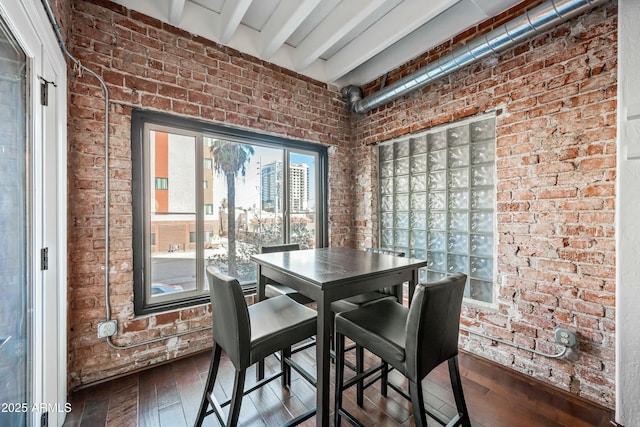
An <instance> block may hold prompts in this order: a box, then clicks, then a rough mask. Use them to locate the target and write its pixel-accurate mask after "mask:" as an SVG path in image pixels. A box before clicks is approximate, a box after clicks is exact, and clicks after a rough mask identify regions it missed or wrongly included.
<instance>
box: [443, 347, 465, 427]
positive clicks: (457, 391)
mask: <svg viewBox="0 0 640 427" xmlns="http://www.w3.org/2000/svg"><path fill="white" fill-rule="evenodd" d="M447 363H448V364H449V378H450V379H451V388H452V389H453V397H454V399H455V400H456V408H457V409H458V414H459V415H460V424H461V425H463V426H464V427H471V419H470V418H469V412H468V411H467V404H466V402H465V400H464V393H463V392H462V381H461V377H460V367H459V365H458V356H453V357H452V358H450V359H449V360H448V361H447Z"/></svg>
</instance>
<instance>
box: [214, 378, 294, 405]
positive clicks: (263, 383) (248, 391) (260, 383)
mask: <svg viewBox="0 0 640 427" xmlns="http://www.w3.org/2000/svg"><path fill="white" fill-rule="evenodd" d="M281 376H282V372H277V373H275V374H273V375H271V376H269V377H266V378H263V379H261V380H260V381H258V382H257V383H255V385H254V386H253V387H251V388H249V389H247V390H245V391H244V392H243V393H242V395H243V396H246V395H247V394H249V393H251V392H253V391H256V390H257V389H259V388H260V387H262V386H263V385H265V384H267V383H270V382H271V381H273V380H275V379H278V378H280V377H281ZM209 399H210V403H214V401H215V403H218V401H217V400H216V399H215V397H213V396H212V395H209ZM229 403H231V399H227V400H225V401H224V402H222V403H221V404H220V408H224V407H225V406H227V405H228V404H229Z"/></svg>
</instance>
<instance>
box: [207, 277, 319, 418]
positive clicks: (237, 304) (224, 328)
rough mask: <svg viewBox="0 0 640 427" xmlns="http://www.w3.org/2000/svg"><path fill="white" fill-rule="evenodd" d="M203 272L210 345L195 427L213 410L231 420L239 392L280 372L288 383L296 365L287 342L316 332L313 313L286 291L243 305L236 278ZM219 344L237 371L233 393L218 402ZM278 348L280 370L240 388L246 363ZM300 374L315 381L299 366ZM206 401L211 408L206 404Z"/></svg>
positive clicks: (237, 411)
mask: <svg viewBox="0 0 640 427" xmlns="http://www.w3.org/2000/svg"><path fill="white" fill-rule="evenodd" d="M207 277H208V279H209V288H210V293H211V306H212V307H211V308H212V321H213V341H214V347H213V356H212V358H211V365H210V367H209V375H208V377H207V384H206V386H205V390H204V394H203V396H202V401H201V403H200V410H199V411H198V417H197V419H196V422H195V426H196V427H200V426H201V425H202V422H203V420H204V418H205V417H206V416H207V415H210V414H212V413H215V414H216V417H217V418H218V421H220V424H222V425H226V426H236V425H237V424H238V417H239V415H240V406H241V404H242V397H243V396H244V395H246V394H248V393H251V392H252V391H254V390H257V389H258V388H260V387H261V386H263V385H264V384H266V383H268V382H270V381H273V380H275V379H276V378H279V377H282V386H283V387H288V386H289V385H290V384H291V367H292V366H293V367H294V369H296V370H297V369H298V367H297V365H296V364H295V363H292V362H291V361H290V357H291V346H292V345H293V344H295V343H297V342H299V341H302V340H304V339H307V338H310V337H311V336H313V335H314V334H315V333H316V317H317V313H316V312H315V310H312V309H310V308H309V307H306V306H304V305H302V304H299V303H297V302H295V301H294V300H292V299H291V298H289V297H287V296H278V297H275V298H270V299H267V300H264V301H261V302H258V303H256V304H253V305H252V306H250V307H247V304H246V303H245V300H244V295H243V293H242V289H241V287H240V283H239V282H238V281H237V280H236V279H233V278H232V277H229V276H226V275H224V274H222V273H220V272H218V271H217V270H216V269H214V268H211V267H209V268H207ZM223 350H224V352H225V353H226V354H227V356H228V357H229V359H230V360H231V362H232V363H233V366H234V367H235V371H236V374H235V382H234V385H233V395H232V398H231V399H230V400H229V401H227V402H224V403H222V404H220V403H218V401H217V400H216V399H215V397H214V396H213V386H214V384H215V381H216V376H217V374H218V368H219V366H220V356H221V354H222V351H223ZM278 351H280V352H282V355H281V359H280V360H281V366H282V369H281V372H278V373H276V374H274V375H272V376H270V377H268V378H265V379H263V380H261V381H259V382H258V383H257V384H256V385H255V386H254V387H252V388H251V389H249V390H246V391H245V390H244V380H245V376H246V371H247V368H248V367H249V366H251V365H253V364H254V363H256V362H257V361H259V360H262V359H263V358H265V357H266V356H268V355H270V354H272V353H275V352H278ZM301 375H302V376H303V377H304V378H305V379H307V380H309V381H311V382H312V383H314V379H313V378H312V377H311V376H310V374H308V373H306V372H301ZM229 404H230V405H231V407H230V409H229V416H228V418H227V422H226V423H225V422H224V420H223V412H222V407H224V406H226V405H229ZM209 407H211V408H212V409H211V410H209ZM314 413H315V410H313V411H310V412H307V413H305V414H303V415H301V416H300V417H298V418H296V419H295V420H294V421H293V422H291V423H289V425H295V424H297V423H299V422H302V421H304V420H305V419H307V418H309V417H311V416H312V415H313V414H314Z"/></svg>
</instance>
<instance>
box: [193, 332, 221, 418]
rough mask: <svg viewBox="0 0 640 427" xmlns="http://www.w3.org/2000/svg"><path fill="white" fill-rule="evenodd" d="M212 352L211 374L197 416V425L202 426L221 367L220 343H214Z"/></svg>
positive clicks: (208, 376)
mask: <svg viewBox="0 0 640 427" xmlns="http://www.w3.org/2000/svg"><path fill="white" fill-rule="evenodd" d="M212 353H213V354H212V356H211V364H210V365H209V374H208V375H207V384H206V385H205V386H204V392H203V393H202V400H201V402H200V410H198V418H196V422H195V427H200V426H201V425H202V422H203V421H204V417H206V415H207V409H208V408H209V396H210V395H211V393H213V386H214V385H215V382H216V376H217V375H218V368H219V367H220V356H221V355H222V347H220V346H219V345H218V344H214V346H213V352H212Z"/></svg>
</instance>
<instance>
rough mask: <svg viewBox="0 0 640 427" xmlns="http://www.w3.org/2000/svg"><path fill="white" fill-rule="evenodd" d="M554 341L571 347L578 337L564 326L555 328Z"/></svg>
mask: <svg viewBox="0 0 640 427" xmlns="http://www.w3.org/2000/svg"><path fill="white" fill-rule="evenodd" d="M555 335H556V343H558V344H562V345H564V346H566V347H573V346H575V345H576V344H577V343H578V338H577V337H576V333H575V332H574V331H571V330H569V329H564V328H556V330H555Z"/></svg>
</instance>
